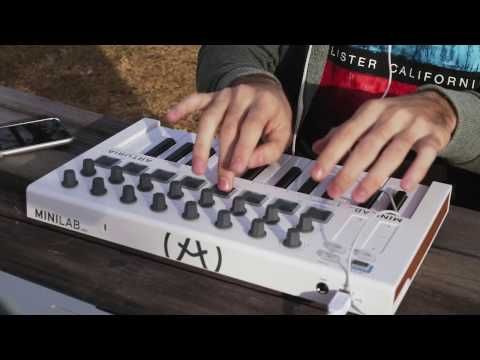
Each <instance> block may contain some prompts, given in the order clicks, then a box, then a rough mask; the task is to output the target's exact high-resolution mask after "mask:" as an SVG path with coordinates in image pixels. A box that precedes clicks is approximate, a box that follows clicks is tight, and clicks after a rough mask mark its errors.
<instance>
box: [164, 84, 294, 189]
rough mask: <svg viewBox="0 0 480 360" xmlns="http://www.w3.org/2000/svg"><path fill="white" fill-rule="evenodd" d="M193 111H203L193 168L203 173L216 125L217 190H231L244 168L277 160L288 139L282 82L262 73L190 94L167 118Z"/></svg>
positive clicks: (288, 117) (287, 110) (172, 119)
mask: <svg viewBox="0 0 480 360" xmlns="http://www.w3.org/2000/svg"><path fill="white" fill-rule="evenodd" d="M196 111H202V114H201V116H200V119H199V126H198V131H197V132H198V134H197V140H196V142H195V146H194V148H193V160H192V168H193V172H194V173H195V174H197V175H203V174H204V173H205V170H206V168H207V161H208V157H209V152H210V148H211V145H212V141H213V138H214V136H215V133H216V131H217V129H218V128H219V129H220V132H219V142H220V154H219V163H218V180H217V186H218V188H219V189H220V190H222V191H230V190H231V189H232V187H233V179H234V177H235V176H240V175H241V174H243V173H244V172H245V171H246V170H247V169H251V168H256V167H259V166H263V165H268V164H271V163H272V162H275V161H277V160H278V159H279V158H280V156H281V155H282V154H283V152H284V150H285V148H286V147H287V145H288V143H289V141H290V136H291V132H292V121H291V120H292V110H291V108H290V104H289V102H288V100H287V98H286V96H285V93H284V91H283V89H282V87H281V86H280V85H279V84H277V83H276V82H274V81H273V80H271V79H269V78H266V77H260V76H250V77H245V78H241V79H238V80H237V81H236V82H235V83H234V84H232V86H231V87H228V88H225V89H223V90H221V91H217V92H213V93H196V94H192V95H190V96H188V97H187V98H185V99H184V100H182V101H181V102H180V103H179V104H177V105H175V106H174V107H173V108H172V109H171V110H170V111H169V112H168V113H167V114H166V120H167V121H168V122H169V123H172V124H173V123H176V122H177V121H179V120H180V119H182V118H184V117H186V116H187V115H189V114H191V113H194V112H196ZM260 141H261V142H260Z"/></svg>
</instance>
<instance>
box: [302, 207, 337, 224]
mask: <svg viewBox="0 0 480 360" xmlns="http://www.w3.org/2000/svg"><path fill="white" fill-rule="evenodd" d="M305 214H306V215H307V216H309V217H311V218H312V220H314V221H317V222H321V223H326V222H328V221H329V220H330V218H331V217H332V216H333V213H332V212H331V211H329V210H323V209H319V208H315V207H311V208H309V209H308V210H307V211H306V212H305Z"/></svg>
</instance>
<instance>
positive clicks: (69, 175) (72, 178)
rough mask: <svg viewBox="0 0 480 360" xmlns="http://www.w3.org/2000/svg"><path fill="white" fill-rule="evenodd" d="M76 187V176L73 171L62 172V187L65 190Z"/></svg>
mask: <svg viewBox="0 0 480 360" xmlns="http://www.w3.org/2000/svg"><path fill="white" fill-rule="evenodd" d="M77 185H78V181H77V176H76V175H75V170H72V169H68V170H65V171H64V172H63V181H62V186H63V187H66V188H74V187H75V186H77Z"/></svg>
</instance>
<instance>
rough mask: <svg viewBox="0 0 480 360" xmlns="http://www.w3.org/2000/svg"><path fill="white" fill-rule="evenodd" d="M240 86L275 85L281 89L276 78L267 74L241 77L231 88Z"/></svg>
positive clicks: (234, 81)
mask: <svg viewBox="0 0 480 360" xmlns="http://www.w3.org/2000/svg"><path fill="white" fill-rule="evenodd" d="M240 84H251V85H255V84H260V85H274V86H277V87H281V84H280V83H279V82H278V80H276V79H275V78H273V77H271V76H268V75H265V74H252V75H245V76H240V77H238V78H236V79H235V80H233V81H232V82H231V84H230V85H231V86H237V85H240Z"/></svg>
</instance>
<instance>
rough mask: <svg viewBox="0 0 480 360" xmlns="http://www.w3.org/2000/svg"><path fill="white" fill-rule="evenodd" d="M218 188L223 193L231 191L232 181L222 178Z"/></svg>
mask: <svg viewBox="0 0 480 360" xmlns="http://www.w3.org/2000/svg"><path fill="white" fill-rule="evenodd" d="M218 187H219V188H220V190H222V191H230V187H231V186H230V181H229V180H228V179H227V178H226V177H221V178H220V179H219V180H218Z"/></svg>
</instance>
